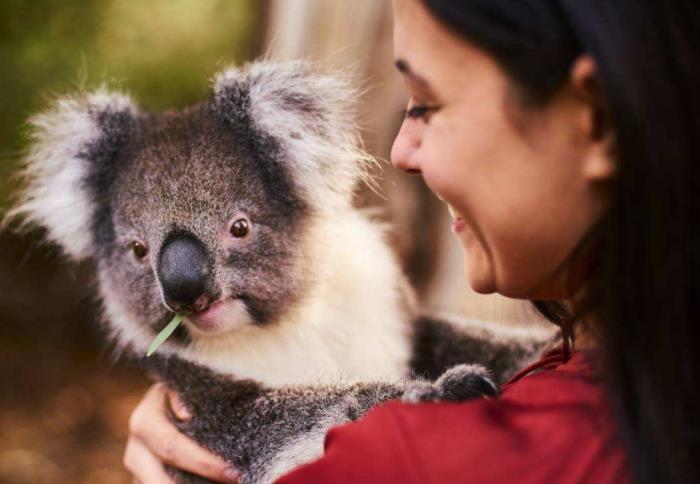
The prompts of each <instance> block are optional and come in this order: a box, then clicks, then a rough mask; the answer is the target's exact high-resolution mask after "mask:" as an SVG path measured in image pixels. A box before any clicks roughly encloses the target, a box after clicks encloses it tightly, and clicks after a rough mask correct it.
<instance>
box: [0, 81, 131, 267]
mask: <svg viewBox="0 0 700 484" xmlns="http://www.w3.org/2000/svg"><path fill="white" fill-rule="evenodd" d="M108 111H111V112H124V111H127V112H129V113H132V114H134V115H136V113H137V109H136V107H135V105H134V103H133V102H132V101H131V99H130V98H129V97H127V96H126V95H124V94H120V93H112V92H108V91H107V90H105V89H100V90H98V91H95V92H93V93H90V94H84V95H80V96H72V97H63V98H60V99H58V100H56V101H55V102H54V103H53V105H52V106H51V108H49V109H48V110H47V111H45V112H43V113H40V114H38V115H36V116H34V117H32V118H31V119H30V121H29V125H30V133H31V143H30V146H29V151H28V154H27V156H26V158H25V160H24V167H23V171H22V174H21V175H22V177H23V178H24V180H25V187H24V190H23V192H22V193H21V194H20V198H19V200H18V203H17V205H16V206H15V207H14V208H13V209H12V210H10V211H9V212H8V214H7V218H6V221H7V220H15V219H17V220H20V221H21V223H20V229H27V228H30V227H32V226H41V227H44V228H45V229H46V231H47V234H46V236H47V238H48V239H49V240H50V241H52V242H55V243H57V244H58V245H60V246H61V247H62V249H63V250H64V252H65V253H66V254H67V255H68V256H70V257H71V258H73V259H76V260H80V259H83V258H85V257H88V256H90V255H91V254H92V235H91V230H90V221H91V218H92V213H93V202H92V200H91V196H90V193H89V191H88V188H87V187H86V183H85V181H86V177H87V176H88V173H89V172H90V166H89V163H90V161H89V160H87V159H86V157H85V156H84V150H85V149H86V147H87V146H89V145H90V144H91V143H94V142H96V141H97V140H99V138H100V137H101V136H102V132H101V130H100V127H99V125H98V121H97V117H98V115H99V114H100V113H103V112H108Z"/></svg>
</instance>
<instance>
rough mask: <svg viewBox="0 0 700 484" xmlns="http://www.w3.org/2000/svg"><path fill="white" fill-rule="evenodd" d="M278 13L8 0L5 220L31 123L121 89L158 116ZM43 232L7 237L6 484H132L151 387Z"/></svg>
mask: <svg viewBox="0 0 700 484" xmlns="http://www.w3.org/2000/svg"><path fill="white" fill-rule="evenodd" d="M266 5H267V2H264V1H256V0H142V1H136V0H99V1H98V0H24V1H23V0H2V2H0V66H1V67H0V69H1V71H2V73H1V74H0V92H2V94H1V95H0V216H2V215H3V213H4V211H5V210H6V209H7V207H8V206H9V204H10V203H11V202H10V201H11V198H12V194H13V191H14V190H16V188H17V185H18V181H17V180H16V179H15V178H13V177H12V174H13V173H14V172H16V171H17V168H18V166H19V161H20V159H21V156H22V152H23V149H24V146H25V143H26V132H25V128H24V126H25V123H26V120H27V118H28V117H29V116H30V115H31V114H32V113H35V112H37V111H38V110H41V109H42V108H43V107H45V106H46V105H47V101H48V99H50V98H51V97H52V96H55V95H58V94H61V93H65V92H71V91H75V90H77V89H90V88H94V87H96V86H98V85H100V84H102V83H108V84H109V85H110V86H112V87H116V88H119V89H122V90H125V91H128V92H130V93H132V94H133V95H134V97H135V98H136V99H137V100H138V102H139V103H140V104H141V106H142V107H143V108H144V109H163V108H177V107H181V106H184V105H187V104H190V103H192V102H194V101H196V100H198V99H200V98H202V97H203V96H205V95H206V93H207V91H208V88H209V80H210V78H211V76H212V75H213V74H214V73H215V72H216V71H217V70H218V69H219V68H220V67H222V66H223V65H225V64H229V63H240V62H243V61H245V60H247V59H249V58H252V57H254V56H255V55H257V54H258V53H259V51H260V44H261V38H262V36H261V32H262V22H263V18H264V14H265V8H266ZM39 236H40V234H29V235H28V236H22V237H19V236H17V235H14V234H12V233H11V232H8V231H3V232H0V375H1V378H2V380H1V381H0V436H2V438H0V482H3V483H4V482H8V483H10V482H11V483H22V482H27V483H29V482H31V483H40V482H51V483H54V482H99V483H101V484H108V483H112V482H115V483H117V482H130V479H129V478H128V476H127V475H126V473H125V472H124V471H123V470H122V468H121V454H122V451H123V446H124V439H125V435H126V434H125V432H126V422H127V418H128V415H129V412H130V411H131V409H132V408H133V406H134V405H135V404H136V402H137V401H138V399H139V398H140V396H141V395H142V394H143V391H144V389H145V388H146V386H147V381H146V380H145V379H144V378H143V377H142V376H141V375H139V374H138V373H137V372H135V371H132V370H130V369H129V368H127V367H125V366H124V365H123V364H122V363H117V364H114V362H113V361H112V357H111V355H110V351H109V348H105V345H104V343H102V342H101V339H100V334H99V329H98V324H97V322H96V320H97V314H98V311H97V306H96V303H95V301H94V297H93V288H94V283H93V281H92V279H91V275H90V268H89V267H86V266H79V267H76V266H72V265H69V264H65V263H63V261H62V260H61V258H60V255H59V254H58V253H57V251H56V250H55V249H52V248H50V247H45V246H42V245H41V244H39V243H38V240H39Z"/></svg>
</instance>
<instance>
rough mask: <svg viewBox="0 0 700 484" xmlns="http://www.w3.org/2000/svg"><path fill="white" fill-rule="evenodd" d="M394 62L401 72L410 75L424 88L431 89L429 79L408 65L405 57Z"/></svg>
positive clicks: (409, 76) (411, 78) (412, 79)
mask: <svg viewBox="0 0 700 484" xmlns="http://www.w3.org/2000/svg"><path fill="white" fill-rule="evenodd" d="M394 64H395V65H396V68H397V69H398V70H399V72H400V73H401V74H403V75H405V76H406V77H408V78H409V79H410V80H411V81H413V82H414V83H416V84H418V85H419V86H420V87H422V88H423V89H426V90H428V91H430V84H428V81H426V80H425V79H424V78H423V77H421V76H419V75H418V74H416V73H415V72H414V71H413V70H412V69H411V67H410V66H409V65H408V62H406V61H405V60H403V59H396V62H394Z"/></svg>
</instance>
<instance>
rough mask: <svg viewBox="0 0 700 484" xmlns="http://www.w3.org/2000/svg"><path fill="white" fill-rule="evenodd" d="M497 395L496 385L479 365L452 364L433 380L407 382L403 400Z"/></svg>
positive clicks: (465, 398) (461, 398)
mask: <svg viewBox="0 0 700 484" xmlns="http://www.w3.org/2000/svg"><path fill="white" fill-rule="evenodd" d="M496 395H498V387H497V386H496V384H495V383H494V382H493V380H491V378H490V377H489V374H488V372H487V371H486V369H485V368H484V367H483V366H481V365H457V366H453V367H452V368H450V369H449V370H447V371H446V372H445V373H443V374H442V375H441V376H440V378H438V379H437V380H435V381H434V382H432V383H431V382H428V381H424V380H419V381H414V382H411V383H409V384H408V387H407V388H406V390H405V391H404V393H403V395H402V397H401V399H402V400H403V401H404V402H410V403H419V402H436V401H448V402H461V401H463V400H469V399H470V398H474V397H481V396H489V397H494V396H496Z"/></svg>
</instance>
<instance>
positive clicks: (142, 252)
mask: <svg viewBox="0 0 700 484" xmlns="http://www.w3.org/2000/svg"><path fill="white" fill-rule="evenodd" d="M131 250H132V251H133V252H134V255H135V256H136V258H137V259H143V258H144V257H146V256H147V255H148V248H147V247H146V246H145V245H143V244H142V243H141V242H137V241H134V242H132V243H131Z"/></svg>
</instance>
